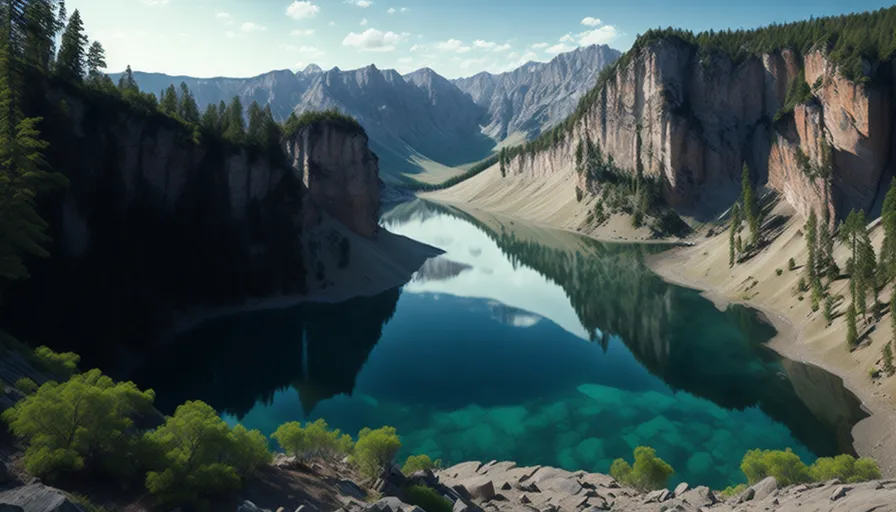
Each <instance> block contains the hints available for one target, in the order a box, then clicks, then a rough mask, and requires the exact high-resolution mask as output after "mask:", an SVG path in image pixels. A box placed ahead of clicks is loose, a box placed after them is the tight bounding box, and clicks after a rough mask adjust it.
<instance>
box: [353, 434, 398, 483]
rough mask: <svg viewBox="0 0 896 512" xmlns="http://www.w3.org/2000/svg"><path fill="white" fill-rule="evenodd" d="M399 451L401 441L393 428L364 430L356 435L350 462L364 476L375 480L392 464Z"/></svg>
mask: <svg viewBox="0 0 896 512" xmlns="http://www.w3.org/2000/svg"><path fill="white" fill-rule="evenodd" d="M400 449H401V440H400V439H399V438H398V434H396V433H395V427H382V428H378V429H376V430H370V429H369V428H365V429H362V430H361V432H359V433H358V442H357V443H355V451H354V454H353V455H352V461H353V462H354V463H355V464H357V465H358V468H359V469H360V470H361V473H363V474H364V475H365V476H367V477H369V478H376V477H378V476H379V475H380V474H381V473H382V472H383V470H384V469H385V468H386V467H387V466H388V465H389V464H391V463H392V459H394V458H395V454H397V453H398V450H400Z"/></svg>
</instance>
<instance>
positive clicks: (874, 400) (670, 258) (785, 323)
mask: <svg viewBox="0 0 896 512" xmlns="http://www.w3.org/2000/svg"><path fill="white" fill-rule="evenodd" d="M693 247H699V245H696V246H693ZM693 247H675V248H672V249H670V250H669V251H666V252H663V253H660V254H656V255H652V256H650V257H649V258H648V259H647V261H646V263H647V266H648V268H649V269H650V270H651V271H653V272H654V273H656V274H657V275H658V276H660V277H661V278H663V279H664V280H665V281H667V282H670V283H673V284H676V285H678V286H684V287H687V288H691V289H694V290H697V291H699V292H700V293H701V295H702V296H704V297H705V298H706V299H708V300H710V301H711V302H712V303H713V304H715V305H716V307H717V308H719V309H724V308H725V307H727V306H728V305H729V304H741V305H744V306H747V307H750V308H752V309H754V310H756V311H757V312H759V313H760V314H762V315H763V316H764V317H765V318H766V319H767V320H768V322H769V323H770V324H771V325H772V326H773V327H774V328H775V330H776V331H777V334H776V335H775V336H774V337H773V338H772V339H771V340H769V342H768V347H769V348H771V349H772V350H774V351H775V352H777V353H778V354H780V355H781V356H782V357H785V358H787V359H791V360H794V361H798V362H802V363H806V364H811V365H814V366H817V367H819V368H821V369H823V370H825V371H827V372H828V373H831V374H833V375H835V376H837V377H839V378H840V379H841V380H842V381H843V385H844V387H845V388H846V389H847V390H849V391H850V392H851V393H852V394H854V395H855V396H856V397H857V398H858V399H859V400H860V401H861V405H862V408H863V409H864V410H865V411H866V412H868V413H869V416H868V417H867V418H864V419H862V420H860V421H859V422H858V423H856V424H855V425H853V428H852V438H853V439H852V441H853V448H854V449H855V450H856V452H857V453H858V454H859V456H862V457H871V458H873V459H874V460H875V461H877V463H878V465H879V466H880V470H881V474H882V476H883V477H884V478H893V477H896V437H894V433H896V413H894V410H893V407H892V402H891V401H890V400H887V399H886V398H885V397H882V396H881V395H880V394H877V393H874V392H873V390H872V389H871V386H870V382H869V380H868V378H867V375H865V376H864V378H857V376H856V375H855V372H854V371H850V369H849V368H845V367H844V366H843V365H838V364H834V363H832V362H831V361H828V360H826V359H825V357H824V355H825V354H824V351H823V350H822V349H821V348H818V347H814V346H812V345H810V344H808V343H807V342H806V340H805V339H804V336H803V333H802V331H801V330H800V329H799V328H798V327H797V322H795V319H794V318H791V316H788V315H787V314H784V313H781V312H780V311H779V310H778V308H775V307H773V306H770V305H769V304H767V303H765V301H762V300H759V301H756V300H752V299H751V300H742V299H738V298H736V297H733V296H731V295H730V294H728V293H725V292H724V291H723V290H722V289H720V287H719V286H716V285H714V284H712V283H710V282H708V281H707V280H705V279H700V278H698V277H694V276H688V275H685V274H684V273H683V272H682V267H683V266H684V265H686V264H688V261H689V260H688V258H687V255H686V254H683V253H684V252H685V251H686V250H687V249H693Z"/></svg>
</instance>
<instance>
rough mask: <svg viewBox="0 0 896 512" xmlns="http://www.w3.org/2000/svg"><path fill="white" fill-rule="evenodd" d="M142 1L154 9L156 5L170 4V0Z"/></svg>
mask: <svg viewBox="0 0 896 512" xmlns="http://www.w3.org/2000/svg"><path fill="white" fill-rule="evenodd" d="M140 1H141V2H143V3H144V4H146V5H150V6H153V7H155V6H156V5H167V4H168V0H140Z"/></svg>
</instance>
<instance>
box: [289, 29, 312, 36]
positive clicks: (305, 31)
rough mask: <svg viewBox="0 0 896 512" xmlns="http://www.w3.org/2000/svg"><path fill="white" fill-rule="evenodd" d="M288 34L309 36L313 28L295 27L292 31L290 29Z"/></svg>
mask: <svg viewBox="0 0 896 512" xmlns="http://www.w3.org/2000/svg"><path fill="white" fill-rule="evenodd" d="M289 35H291V36H295V37H302V36H310V35H314V29H313V28H305V29H302V28H297V29H295V30H293V31H290V33H289Z"/></svg>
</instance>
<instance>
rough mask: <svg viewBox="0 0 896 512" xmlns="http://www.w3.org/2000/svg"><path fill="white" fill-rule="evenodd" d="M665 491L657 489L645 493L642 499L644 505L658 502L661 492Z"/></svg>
mask: <svg viewBox="0 0 896 512" xmlns="http://www.w3.org/2000/svg"><path fill="white" fill-rule="evenodd" d="M665 490H666V489H659V490H656V491H651V492H649V493H647V496H645V497H644V503H656V502H658V501H660V496H662V495H663V491H665Z"/></svg>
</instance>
